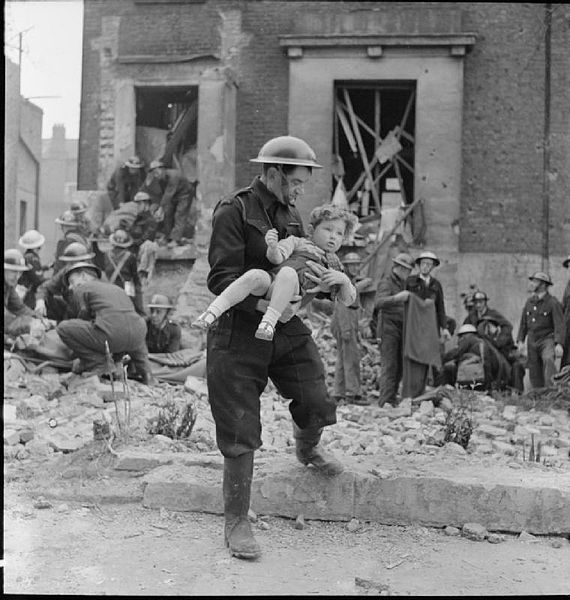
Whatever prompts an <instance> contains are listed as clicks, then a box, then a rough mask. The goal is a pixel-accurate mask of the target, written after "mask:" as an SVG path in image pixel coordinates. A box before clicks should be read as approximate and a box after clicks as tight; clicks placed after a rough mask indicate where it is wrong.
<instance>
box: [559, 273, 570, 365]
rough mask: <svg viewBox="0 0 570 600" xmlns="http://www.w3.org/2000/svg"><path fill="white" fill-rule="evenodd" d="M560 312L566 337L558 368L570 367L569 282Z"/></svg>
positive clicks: (569, 282)
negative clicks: (562, 316) (561, 312)
mask: <svg viewBox="0 0 570 600" xmlns="http://www.w3.org/2000/svg"><path fill="white" fill-rule="evenodd" d="M562 310H563V311H564V325H565V327H566V337H565V341H564V355H563V356H562V362H561V363H560V366H561V367H564V366H566V365H570V281H568V283H567V284H566V288H565V289H564V295H563V296H562Z"/></svg>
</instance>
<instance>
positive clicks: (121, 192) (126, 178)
mask: <svg viewBox="0 0 570 600" xmlns="http://www.w3.org/2000/svg"><path fill="white" fill-rule="evenodd" d="M145 177H146V173H145V170H144V169H137V171H136V173H134V174H131V172H130V171H129V168H128V167H127V166H125V165H123V166H121V167H118V168H117V169H116V170H115V172H114V173H113V174H112V175H111V178H110V179H109V182H108V183H107V192H109V198H110V199H111V204H112V205H113V208H117V207H118V206H119V204H123V203H124V202H132V200H133V198H134V197H135V194H136V193H137V192H138V191H139V189H140V188H141V186H142V185H143V183H144V181H145Z"/></svg>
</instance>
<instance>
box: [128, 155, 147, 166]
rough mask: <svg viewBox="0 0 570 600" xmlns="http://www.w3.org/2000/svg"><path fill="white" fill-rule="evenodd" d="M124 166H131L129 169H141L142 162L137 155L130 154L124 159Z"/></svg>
mask: <svg viewBox="0 0 570 600" xmlns="http://www.w3.org/2000/svg"><path fill="white" fill-rule="evenodd" d="M125 167H131V169H142V168H143V164H142V161H141V159H140V158H139V157H138V156H131V157H130V158H129V159H128V160H126V161H125Z"/></svg>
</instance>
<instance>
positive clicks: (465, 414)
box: [443, 389, 477, 450]
mask: <svg viewBox="0 0 570 600" xmlns="http://www.w3.org/2000/svg"><path fill="white" fill-rule="evenodd" d="M476 398H477V396H476V394H475V392H474V391H473V390H459V389H458V390H457V395H456V396H455V397H454V401H455V403H456V406H455V407H454V408H453V409H452V410H451V411H450V412H449V413H448V414H447V418H446V420H445V433H444V438H443V441H444V443H447V442H455V443H456V444H459V445H460V446H462V447H463V448H465V450H467V446H468V444H469V440H470V438H471V434H472V433H473V428H474V419H473V406H474V403H475V401H476Z"/></svg>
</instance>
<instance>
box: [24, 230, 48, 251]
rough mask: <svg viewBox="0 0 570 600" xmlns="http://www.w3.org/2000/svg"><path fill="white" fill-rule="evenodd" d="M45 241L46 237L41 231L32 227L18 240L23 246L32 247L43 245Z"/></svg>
mask: <svg viewBox="0 0 570 600" xmlns="http://www.w3.org/2000/svg"><path fill="white" fill-rule="evenodd" d="M45 241H46V238H45V237H44V236H43V235H42V234H41V233H40V232H39V231H36V230H35V229H30V230H29V231H26V232H25V233H24V235H23V236H22V237H21V238H20V239H19V240H18V244H20V246H22V248H26V249H32V248H39V247H40V246H43V245H44V242H45Z"/></svg>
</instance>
